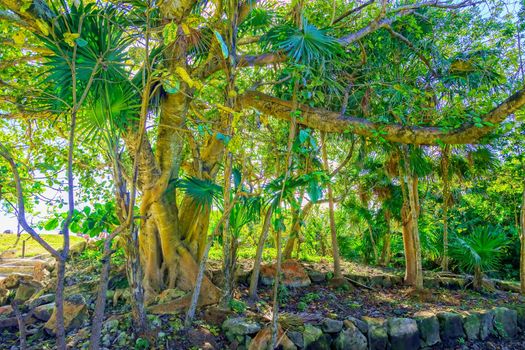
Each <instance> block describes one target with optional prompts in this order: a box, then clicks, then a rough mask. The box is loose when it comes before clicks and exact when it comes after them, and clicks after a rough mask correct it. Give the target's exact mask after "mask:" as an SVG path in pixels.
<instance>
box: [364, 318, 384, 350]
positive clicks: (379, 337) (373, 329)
mask: <svg viewBox="0 0 525 350" xmlns="http://www.w3.org/2000/svg"><path fill="white" fill-rule="evenodd" d="M363 320H365V321H366V323H367V325H368V336H367V337H368V349H369V350H386V349H388V348H389V343H388V332H387V329H386V322H385V320H384V319H382V318H372V317H363Z"/></svg>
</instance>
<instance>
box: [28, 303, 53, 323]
mask: <svg viewBox="0 0 525 350" xmlns="http://www.w3.org/2000/svg"><path fill="white" fill-rule="evenodd" d="M54 309H55V303H49V304H44V305H40V306H37V307H36V308H34V309H33V316H35V317H36V318H37V319H39V320H40V321H44V322H47V321H48V320H49V319H50V318H51V315H52V314H53V311H54Z"/></svg>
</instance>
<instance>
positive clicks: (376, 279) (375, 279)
mask: <svg viewBox="0 0 525 350" xmlns="http://www.w3.org/2000/svg"><path fill="white" fill-rule="evenodd" d="M384 279H385V276H382V275H375V276H370V287H383V280H384Z"/></svg>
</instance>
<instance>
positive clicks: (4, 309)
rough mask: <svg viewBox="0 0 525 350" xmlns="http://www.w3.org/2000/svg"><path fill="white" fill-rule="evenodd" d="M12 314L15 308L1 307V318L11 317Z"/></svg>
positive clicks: (9, 306)
mask: <svg viewBox="0 0 525 350" xmlns="http://www.w3.org/2000/svg"><path fill="white" fill-rule="evenodd" d="M12 312H13V307H12V306H11V305H4V306H0V317H5V316H9V315H11V313H12Z"/></svg>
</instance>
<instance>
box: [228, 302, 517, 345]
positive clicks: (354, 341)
mask: <svg viewBox="0 0 525 350" xmlns="http://www.w3.org/2000/svg"><path fill="white" fill-rule="evenodd" d="M283 328H285V329H286V327H285V326H284V325H283ZM222 329H223V331H224V334H225V335H226V337H227V338H228V340H229V341H230V342H231V343H235V345H236V346H237V349H249V350H262V349H261V348H260V347H259V343H260V342H259V341H258V340H259V338H261V336H262V335H263V333H264V334H267V333H268V331H267V328H266V329H265V328H263V327H262V325H261V324H259V323H257V322H255V321H253V320H249V319H247V318H244V317H237V318H230V319H227V320H226V321H225V322H224V323H223V325H222ZM521 332H525V307H516V308H512V309H511V308H505V307H497V308H494V309H491V310H481V311H470V312H461V313H456V312H439V313H436V314H434V313H432V312H419V313H416V314H415V315H414V316H413V317H412V318H396V317H393V318H388V319H379V318H371V317H363V318H361V319H356V318H353V317H349V318H347V319H345V320H336V319H329V318H325V319H322V320H319V321H318V322H316V323H304V324H302V325H297V324H295V325H294V326H293V327H288V329H286V332H284V335H282V336H281V337H280V339H281V341H282V348H283V349H285V350H293V349H312V350H313V349H318V350H323V349H327V350H329V349H336V350H343V349H344V350H368V349H370V350H386V349H391V350H417V349H430V348H433V347H435V346H440V345H444V346H453V345H454V344H464V343H466V342H467V341H484V340H487V339H488V338H489V337H496V338H503V339H512V338H515V337H517V336H518V335H519V334H520V333H521ZM253 339H255V341H254V340H253ZM232 345H233V344H232ZM524 347H525V346H524Z"/></svg>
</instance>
